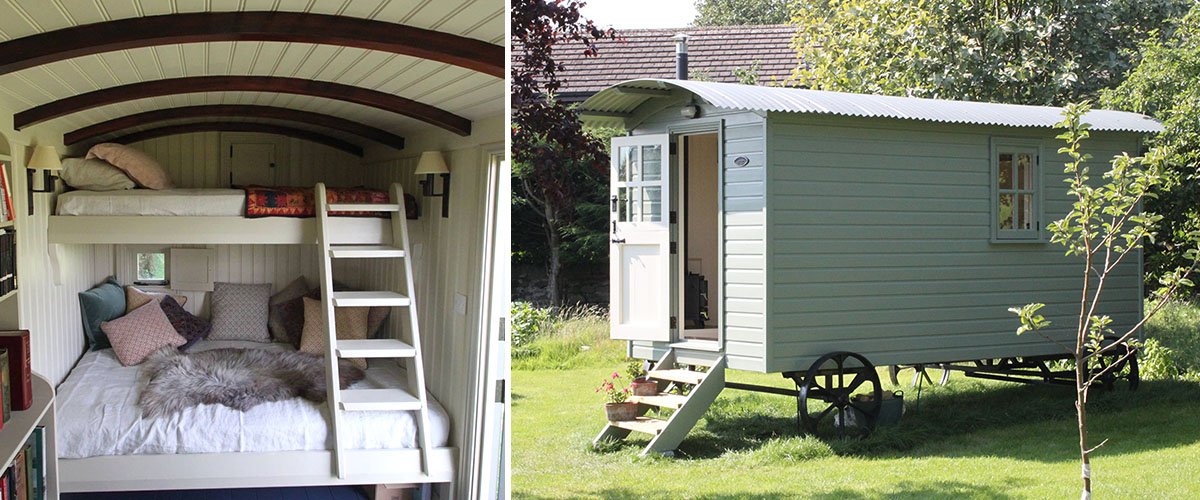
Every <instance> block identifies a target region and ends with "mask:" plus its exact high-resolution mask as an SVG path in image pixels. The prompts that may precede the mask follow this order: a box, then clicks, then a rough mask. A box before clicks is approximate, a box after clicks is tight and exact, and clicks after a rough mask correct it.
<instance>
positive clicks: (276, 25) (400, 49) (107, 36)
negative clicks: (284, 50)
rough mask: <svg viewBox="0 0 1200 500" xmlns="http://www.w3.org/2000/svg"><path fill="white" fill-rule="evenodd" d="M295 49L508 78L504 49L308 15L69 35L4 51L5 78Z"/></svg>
mask: <svg viewBox="0 0 1200 500" xmlns="http://www.w3.org/2000/svg"><path fill="white" fill-rule="evenodd" d="M241 41H256V42H295V43H313V44H322V45H340V46H344V47H357V48H361V49H369V50H380V51H385V52H391V53H394V54H402V55H406V56H413V57H419V58H422V59H429V60H432V61H438V62H443V63H447V64H453V65H455V66H461V67H463V68H467V69H471V70H474V71H479V72H482V73H486V74H488V75H491V76H494V77H497V78H503V77H504V47H502V46H499V45H493V44H490V43H487V42H484V41H482V40H476V39H473V38H467V37H463V36H458V35H451V34H449V33H442V32H440V31H433V30H427V29H422V28H415V27H412V26H405V25H402V24H396V23H389V22H384V21H373V20H370V19H362V18H356V17H345V16H331V15H325V14H308V13H301V12H198V13H190V14H169V15H162V16H150V17H137V18H131V19H120V20H116V21H106V22H100V23H93V24H85V25H82V26H75V27H71V28H64V29H60V30H55V31H49V32H46V33H40V34H37V35H31V36H26V37H21V38H17V39H15V40H10V41H8V42H4V43H0V74H6V73H11V72H13V71H19V70H22V69H26V68H32V67H34V66H40V65H43V64H48V63H52V62H56V61H62V60H65V59H70V58H74V57H80V56H86V55H92V54H99V53H103V52H111V51H114V50H124V49H133V48H139V47H152V46H156V45H169V44H179V43H198V42H241Z"/></svg>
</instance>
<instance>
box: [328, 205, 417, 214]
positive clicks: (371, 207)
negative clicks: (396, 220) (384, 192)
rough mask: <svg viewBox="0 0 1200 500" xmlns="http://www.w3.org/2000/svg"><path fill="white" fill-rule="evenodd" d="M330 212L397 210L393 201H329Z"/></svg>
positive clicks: (397, 207)
mask: <svg viewBox="0 0 1200 500" xmlns="http://www.w3.org/2000/svg"><path fill="white" fill-rule="evenodd" d="M329 211H330V212H399V211H400V205H397V204H395V203H331V204H330V205H329Z"/></svg>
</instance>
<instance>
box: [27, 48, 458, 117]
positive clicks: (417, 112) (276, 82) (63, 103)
mask: <svg viewBox="0 0 1200 500" xmlns="http://www.w3.org/2000/svg"><path fill="white" fill-rule="evenodd" d="M22 40H23V39H22ZM9 43H11V42H9ZM198 92H275V93H284V94H299V95H307V96H314V97H323V98H327V99H334V100H339V101H345V102H351V103H355V104H361V105H364V106H370V107H374V108H378V109H382V110H384V111H390V112H392V113H397V114H400V115H404V116H407V117H410V118H414V119H417V120H420V121H423V122H426V123H429V124H432V125H435V126H438V127H441V128H443V129H446V130H449V131H451V132H454V133H456V134H458V135H462V136H467V135H470V134H471V121H470V120H468V119H466V118H463V117H461V116H458V115H455V114H453V113H450V112H448V111H445V110H443V109H440V108H436V107H433V106H430V105H428V104H423V103H420V102H417V101H414V100H411V99H407V98H404V97H400V96H396V95H392V94H388V93H385V92H379V91H377V90H370V89H364V88H361V87H355V86H352V85H345V84H340V83H333V82H323V81H315V80H305V79H302V78H289V77H278V76H193V77H184V78H168V79H165V80H153V81H148V82H140V83H131V84H128V85H121V86H117V87H110V88H105V89H100V90H96V91H93V92H88V93H86V94H80V95H76V96H72V97H67V98H64V99H59V100H57V101H53V102H49V103H46V104H43V105H41V106H36V107H33V108H30V109H27V110H25V111H22V112H20V113H17V114H16V115H13V126H14V127H15V128H16V129H17V130H21V129H23V128H25V127H28V126H30V125H33V124H36V123H40V122H44V121H46V120H50V119H54V118H58V117H60V116H64V115H69V114H71V113H77V112H80V111H84V110H88V109H92V108H97V107H100V106H106V105H109V104H116V103H120V102H126V101H134V100H138V99H145V98H149V97H159V96H167V95H177V94H192V93H198Z"/></svg>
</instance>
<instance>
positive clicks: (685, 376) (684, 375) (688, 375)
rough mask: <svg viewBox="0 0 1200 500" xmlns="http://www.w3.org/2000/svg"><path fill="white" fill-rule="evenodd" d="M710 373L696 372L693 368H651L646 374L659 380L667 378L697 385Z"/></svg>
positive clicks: (671, 380)
mask: <svg viewBox="0 0 1200 500" xmlns="http://www.w3.org/2000/svg"><path fill="white" fill-rule="evenodd" d="M706 375H708V374H707V373H704V372H694V371H691V370H650V373H648V374H646V376H647V377H648V378H652V379H657V380H667V381H670V382H679V383H681V384H691V385H696V384H699V383H700V382H703V381H704V377H705V376H706Z"/></svg>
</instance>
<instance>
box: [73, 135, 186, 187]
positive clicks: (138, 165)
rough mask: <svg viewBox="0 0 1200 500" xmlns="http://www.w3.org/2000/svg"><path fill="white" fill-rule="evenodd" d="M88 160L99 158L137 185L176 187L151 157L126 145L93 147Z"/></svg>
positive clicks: (98, 145)
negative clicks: (123, 173) (123, 172)
mask: <svg viewBox="0 0 1200 500" xmlns="http://www.w3.org/2000/svg"><path fill="white" fill-rule="evenodd" d="M87 158H88V159H89V160H90V159H93V158H99V159H101V160H104V161H106V162H108V163H109V164H111V165H112V166H114V167H117V168H119V169H121V170H123V171H125V174H126V175H128V176H129V178H130V179H133V182H136V183H137V185H139V186H142V187H144V188H150V189H172V188H174V187H175V185H174V184H172V183H171V179H170V178H169V177H167V171H166V170H164V169H163V167H162V165H160V164H159V163H158V160H155V159H154V158H153V157H151V156H150V155H148V154H146V153H144V152H142V151H139V150H137V149H134V148H131V147H129V146H126V145H124V144H116V143H112V142H105V143H102V144H97V145H95V146H92V149H89V150H88V154H87Z"/></svg>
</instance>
